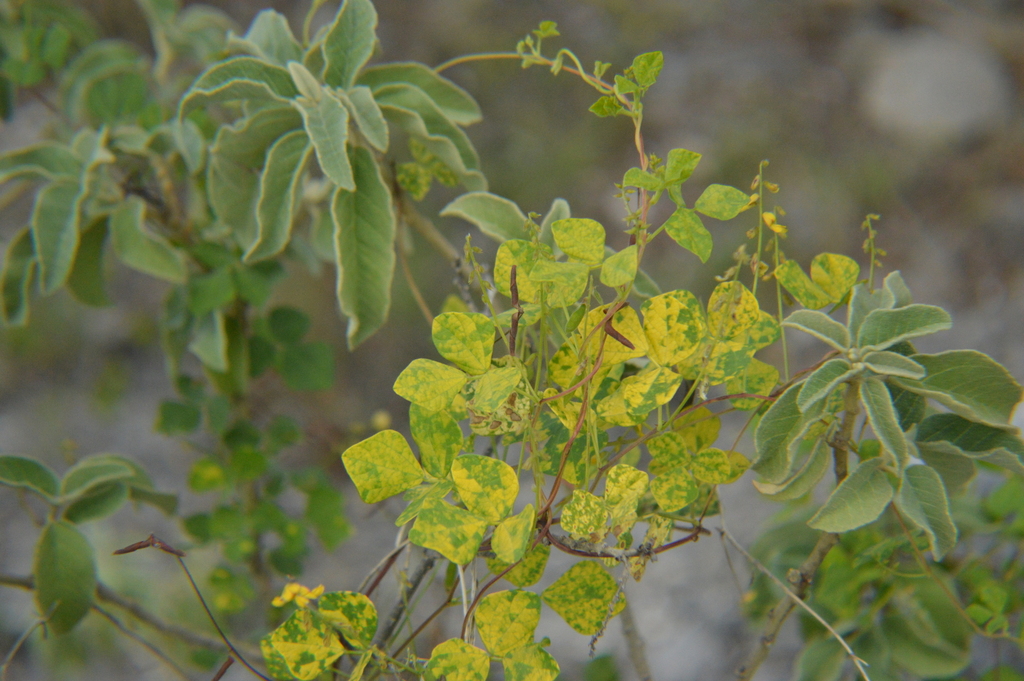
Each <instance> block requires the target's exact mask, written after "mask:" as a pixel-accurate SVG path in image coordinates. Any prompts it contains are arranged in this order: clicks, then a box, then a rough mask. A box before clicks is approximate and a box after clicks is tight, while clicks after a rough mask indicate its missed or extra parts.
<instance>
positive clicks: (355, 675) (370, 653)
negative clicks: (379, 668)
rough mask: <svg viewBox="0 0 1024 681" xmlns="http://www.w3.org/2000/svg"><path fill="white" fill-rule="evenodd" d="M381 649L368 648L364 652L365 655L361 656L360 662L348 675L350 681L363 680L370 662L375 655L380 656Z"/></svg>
mask: <svg viewBox="0 0 1024 681" xmlns="http://www.w3.org/2000/svg"><path fill="white" fill-rule="evenodd" d="M379 653H380V649H379V648H377V647H376V646H373V647H370V648H367V649H366V650H364V651H363V654H362V655H360V656H359V661H357V662H356V663H355V665H354V666H353V667H352V671H351V672H349V674H348V681H361V679H362V678H363V672H364V671H366V666H367V665H368V664H370V660H372V659H373V657H374V655H376V654H379Z"/></svg>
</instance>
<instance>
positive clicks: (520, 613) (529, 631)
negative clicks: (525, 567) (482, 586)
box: [476, 589, 540, 657]
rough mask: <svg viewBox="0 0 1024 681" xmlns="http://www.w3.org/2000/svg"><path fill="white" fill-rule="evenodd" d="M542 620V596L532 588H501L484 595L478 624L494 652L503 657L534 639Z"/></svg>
mask: <svg viewBox="0 0 1024 681" xmlns="http://www.w3.org/2000/svg"><path fill="white" fill-rule="evenodd" d="M539 623H540V596H538V595H537V594H535V593H533V592H531V591H520V590H518V589H516V590H514V591H498V592H496V593H492V594H489V595H487V596H484V597H483V598H481V599H480V604H479V605H478V606H477V608H476V628H477V631H479V632H480V640H482V641H483V643H484V645H485V646H487V650H488V651H490V653H491V655H497V656H498V657H502V656H504V655H507V654H508V653H510V652H512V651H513V650H516V649H517V648H522V647H523V646H525V645H529V644H530V643H532V642H533V634H534V632H535V631H536V630H537V624H539Z"/></svg>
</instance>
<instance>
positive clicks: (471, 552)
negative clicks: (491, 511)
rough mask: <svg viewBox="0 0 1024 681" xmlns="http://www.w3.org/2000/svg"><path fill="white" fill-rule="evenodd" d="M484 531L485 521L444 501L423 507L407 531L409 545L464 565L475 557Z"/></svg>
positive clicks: (431, 501)
mask: <svg viewBox="0 0 1024 681" xmlns="http://www.w3.org/2000/svg"><path fill="white" fill-rule="evenodd" d="M486 529H487V521H486V520H484V519H483V518H478V517H477V516H475V515H474V514H472V513H470V512H469V511H466V510H463V509H461V508H456V507H454V506H452V505H451V504H449V503H447V502H445V501H440V500H436V501H435V500H430V501H427V502H425V503H424V504H423V507H422V508H421V509H420V514H419V516H417V518H416V522H415V523H413V526H412V529H411V530H409V541H411V542H412V543H413V544H416V545H417V546H422V547H423V548H425V549H434V550H435V551H437V552H438V553H440V554H441V555H442V556H444V557H445V558H447V559H448V560H450V561H452V562H453V563H457V564H458V565H465V564H466V563H468V562H469V561H471V560H473V558H474V556H476V551H477V549H478V548H480V542H481V541H482V540H483V538H484V530H486Z"/></svg>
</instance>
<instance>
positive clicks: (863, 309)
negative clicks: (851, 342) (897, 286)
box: [846, 284, 896, 338]
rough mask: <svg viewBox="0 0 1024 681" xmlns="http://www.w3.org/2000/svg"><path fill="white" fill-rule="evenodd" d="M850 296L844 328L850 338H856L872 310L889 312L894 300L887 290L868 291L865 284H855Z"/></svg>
mask: <svg viewBox="0 0 1024 681" xmlns="http://www.w3.org/2000/svg"><path fill="white" fill-rule="evenodd" d="M852 290H853V292H852V293H851V294H850V305H849V307H848V308H847V322H846V326H847V328H848V329H849V331H850V337H851V338H857V335H858V333H859V332H860V326H861V324H863V323H864V319H865V318H866V317H867V316H868V315H869V314H870V313H871V312H872V311H874V310H891V309H892V307H893V305H894V304H895V301H896V299H895V298H894V297H893V294H892V292H891V291H890V290H889V289H887V288H881V289H878V290H877V291H874V292H872V291H869V290H868V287H867V285H866V284H857V285H856V286H854V287H853V289H852Z"/></svg>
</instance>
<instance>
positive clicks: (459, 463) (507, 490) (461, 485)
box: [451, 454, 519, 525]
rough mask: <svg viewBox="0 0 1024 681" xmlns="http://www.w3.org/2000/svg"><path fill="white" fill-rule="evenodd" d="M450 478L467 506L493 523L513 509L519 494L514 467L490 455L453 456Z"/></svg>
mask: <svg viewBox="0 0 1024 681" xmlns="http://www.w3.org/2000/svg"><path fill="white" fill-rule="evenodd" d="M451 478H452V482H454V483H455V489H456V490H457V491H458V493H459V499H461V500H462V503H464V504H465V505H466V508H468V509H469V510H470V511H471V512H472V513H474V514H475V515H477V516H479V517H481V518H483V519H484V520H486V521H487V522H488V523H490V524H492V525H496V524H497V523H499V522H501V521H502V520H503V519H504V518H505V516H507V515H508V514H509V513H510V512H511V511H512V504H513V503H515V500H516V496H517V495H518V494H519V479H518V477H517V476H516V472H515V469H514V468H512V467H511V466H509V465H508V464H507V463H505V462H504V461H500V460H498V459H492V458H491V457H489V456H480V455H477V454H464V455H462V456H459V457H456V459H455V461H454V462H453V463H452V468H451Z"/></svg>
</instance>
